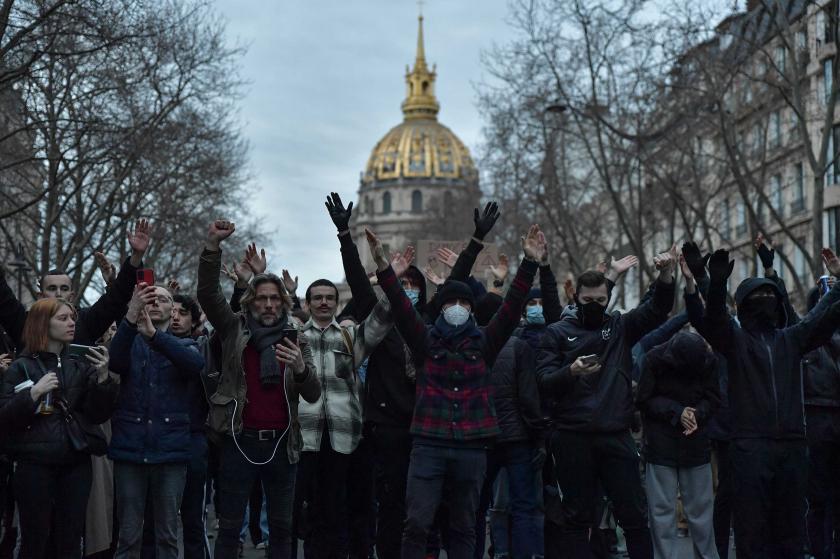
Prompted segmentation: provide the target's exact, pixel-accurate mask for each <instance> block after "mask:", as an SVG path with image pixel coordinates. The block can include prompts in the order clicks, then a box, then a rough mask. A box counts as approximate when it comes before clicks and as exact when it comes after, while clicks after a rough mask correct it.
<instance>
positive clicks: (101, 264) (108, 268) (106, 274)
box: [93, 251, 117, 284]
mask: <svg viewBox="0 0 840 559" xmlns="http://www.w3.org/2000/svg"><path fill="white" fill-rule="evenodd" d="M93 259H94V260H95V261H96V266H97V267H98V268H99V272H100V273H101V274H102V279H103V280H104V281H105V283H106V284H110V283H111V282H112V281H114V280H115V279H117V268H116V266H114V265H113V264H111V261H110V260H108V257H107V256H105V254H104V253H101V252H99V251H97V252H94V253H93Z"/></svg>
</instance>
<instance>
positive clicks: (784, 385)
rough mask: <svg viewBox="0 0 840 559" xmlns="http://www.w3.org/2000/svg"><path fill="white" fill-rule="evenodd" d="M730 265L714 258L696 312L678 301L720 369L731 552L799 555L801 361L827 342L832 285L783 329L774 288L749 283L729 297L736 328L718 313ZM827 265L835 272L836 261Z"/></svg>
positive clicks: (832, 317) (803, 460)
mask: <svg viewBox="0 0 840 559" xmlns="http://www.w3.org/2000/svg"><path fill="white" fill-rule="evenodd" d="M827 252H828V254H829V255H830V254H831V253H830V251H827ZM825 254H826V252H824V255H825ZM835 260H836V259H835ZM734 264H735V262H734V261H730V260H729V252H728V251H726V250H718V251H716V252H715V253H714V254H713V255H712V257H711V259H710V260H709V291H708V298H707V304H706V310H705V313H704V312H703V311H702V303H700V301H699V299H698V297H697V295H696V294H695V295H693V296H692V295H688V294H687V295H686V307H687V309H688V312H689V318H690V319H691V323H692V325H693V326H694V327H695V328H697V330H698V332H700V334H701V335H702V336H703V337H704V338H706V340H707V341H708V342H709V343H710V344H711V345H712V347H713V348H714V349H715V350H716V351H718V352H720V353H721V354H722V355H723V356H724V357H725V358H726V360H727V364H728V371H729V405H730V408H731V412H732V434H731V437H732V442H731V449H730V464H731V467H732V475H733V486H734V495H733V497H734V518H735V547H736V549H737V552H738V557H744V558H747V559H750V558H753V557H761V558H764V557H769V556H774V557H801V556H802V554H803V549H804V546H805V541H806V533H805V517H806V511H807V503H806V500H805V495H806V483H807V481H806V477H807V471H808V463H807V456H806V454H807V453H806V442H805V421H804V417H805V415H804V410H803V394H802V368H801V359H802V356H803V355H804V354H806V353H808V352H809V351H811V350H814V349H816V348H818V347H819V346H821V345H822V344H824V343H826V342H828V341H829V340H830V339H831V336H832V334H833V333H834V331H835V330H836V329H837V327H838V325H839V324H840V303H838V300H839V299H840V287H838V286H837V285H835V287H834V288H833V289H832V290H831V291H829V293H828V294H826V295H825V296H824V297H823V298H822V299H821V300H820V302H819V303H818V304H817V305H816V306H815V307H814V308H813V309H812V310H811V312H809V313H808V315H807V316H805V317H804V318H803V319H802V320H801V321H800V322H799V323H797V324H794V325H792V326H788V327H785V325H786V324H788V317H787V313H786V310H785V307H784V304H783V295H782V293H781V291H780V290H779V287H778V285H776V283H775V282H773V281H772V280H770V279H766V278H748V279H746V280H744V281H743V282H741V284H740V285H739V286H738V289H737V290H736V291H735V304H736V306H737V318H738V320H737V322H736V320H735V319H734V318H733V317H731V316H730V315H729V313H728V312H727V310H726V282H727V279H728V278H729V276H730V274H731V273H732V268H733V266H734ZM827 264H828V266H829V270H830V271H832V273H835V271H836V270H835V268H836V266H837V264H838V263H837V262H832V261H827Z"/></svg>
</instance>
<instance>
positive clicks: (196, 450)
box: [142, 433, 210, 559]
mask: <svg viewBox="0 0 840 559" xmlns="http://www.w3.org/2000/svg"><path fill="white" fill-rule="evenodd" d="M206 485H207V437H206V436H205V435H204V433H193V434H192V436H191V437H190V463H189V464H188V465H187V480H186V482H185V483H184V494H183V496H182V497H181V526H182V529H183V535H184V559H208V558H209V557H210V542H209V541H208V540H207V526H206V518H207V514H206V510H207V509H206V508H205V503H204V500H205V498H206V495H207V491H206V489H207V487H206ZM153 507H154V504H153V500H152V495H151V493H149V495H148V498H147V499H146V518H145V522H144V523H143V553H142V557H143V559H154V557H155V516H154V508H153Z"/></svg>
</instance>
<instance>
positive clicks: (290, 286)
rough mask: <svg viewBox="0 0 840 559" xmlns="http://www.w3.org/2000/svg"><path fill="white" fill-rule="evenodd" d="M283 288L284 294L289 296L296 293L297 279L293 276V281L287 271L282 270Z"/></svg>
mask: <svg viewBox="0 0 840 559" xmlns="http://www.w3.org/2000/svg"><path fill="white" fill-rule="evenodd" d="M283 287H285V288H286V292H287V293H288V294H289V295H294V294H295V293H297V288H298V277H297V276H295V277H294V279H292V274H290V273H289V270H286V269H284V270H283Z"/></svg>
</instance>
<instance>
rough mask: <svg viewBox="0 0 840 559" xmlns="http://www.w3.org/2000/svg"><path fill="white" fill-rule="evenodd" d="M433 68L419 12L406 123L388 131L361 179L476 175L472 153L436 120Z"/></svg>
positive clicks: (404, 105)
mask: <svg viewBox="0 0 840 559" xmlns="http://www.w3.org/2000/svg"><path fill="white" fill-rule="evenodd" d="M436 76H437V74H436V73H435V69H434V68H432V69H431V70H429V67H428V65H427V64H426V54H425V49H424V47H423V16H422V15H421V16H420V17H419V21H418V31H417V56H416V57H415V60H414V68H413V69H412V70H409V68H406V74H405V82H406V87H407V91H406V98H405V100H404V101H403V102H402V111H403V117H404V119H403V122H402V124H399V125H397V126H395V127H394V128H392V129H391V130H389V131H388V133H387V134H385V137H384V138H382V139H381V140H380V141H379V143H377V144H376V147H375V148H373V153H371V155H370V159H368V164H367V168H366V170H365V174H364V177H363V180H364V181H365V182H372V181H375V180H392V179H399V178H445V179H472V178H474V177H476V176H477V171H476V169H475V165H474V163H473V160H472V157H470V152H469V150H468V149H467V147H466V146H465V145H464V143H463V142H461V140H459V139H458V137H457V136H456V135H455V134H454V133H453V132H452V131H451V130H450V129H449V128H447V127H446V126H444V125H442V124H440V123H439V122H438V121H437V114H438V111H439V110H440V104H439V103H438V100H437V98H436V97H435V78H436Z"/></svg>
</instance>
